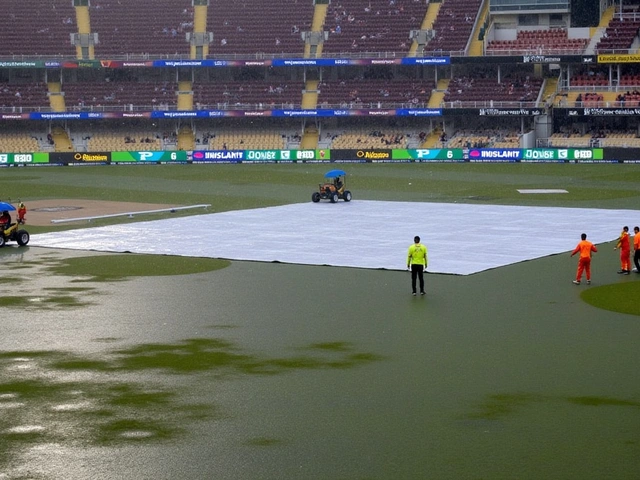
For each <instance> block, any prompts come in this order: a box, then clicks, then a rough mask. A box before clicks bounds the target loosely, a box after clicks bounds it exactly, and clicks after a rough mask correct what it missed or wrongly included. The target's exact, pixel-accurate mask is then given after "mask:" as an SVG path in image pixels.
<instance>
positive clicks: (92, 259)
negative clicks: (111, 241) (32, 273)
mask: <svg viewBox="0 0 640 480" xmlns="http://www.w3.org/2000/svg"><path fill="white" fill-rule="evenodd" d="M229 264H230V262H229V261H227V260H218V259H215V258H200V257H178V256H170V255H138V254H125V255H98V256H89V257H75V258H68V259H65V260H63V261H61V263H59V264H56V265H53V266H52V267H50V270H51V271H52V272H53V273H56V274H58V275H67V276H85V277H89V278H90V280H91V281H113V280H121V279H125V278H128V277H139V276H158V275H186V274H192V273H202V272H209V271H212V270H218V269H221V268H225V267H227V266H228V265H229Z"/></svg>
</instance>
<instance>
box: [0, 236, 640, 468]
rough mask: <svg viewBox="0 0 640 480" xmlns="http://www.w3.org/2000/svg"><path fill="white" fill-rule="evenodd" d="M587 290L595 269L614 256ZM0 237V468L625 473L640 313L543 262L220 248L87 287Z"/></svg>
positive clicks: (560, 264)
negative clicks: (375, 258) (616, 308)
mask: <svg viewBox="0 0 640 480" xmlns="http://www.w3.org/2000/svg"><path fill="white" fill-rule="evenodd" d="M609 247H610V245H608V246H607V248H603V249H602V253H601V254H600V256H598V257H597V258H596V259H595V260H594V285H597V284H604V283H612V282H630V281H637V278H635V277H625V278H620V276H616V274H615V265H616V258H615V253H614V252H613V249H612V248H609ZM83 254H84V253H82V252H72V251H63V250H53V249H41V248H33V247H30V248H26V249H17V248H13V247H11V248H5V249H3V251H2V252H0V255H1V258H2V261H3V262H4V263H5V267H6V268H5V275H4V278H3V281H2V286H3V290H4V298H5V299H6V298H8V297H11V298H13V297H15V298H16V300H15V302H14V303H13V304H11V302H9V304H7V303H6V302H5V304H4V305H5V306H4V307H2V308H1V309H0V310H1V311H2V314H3V329H2V331H3V335H2V337H0V352H2V353H0V415H1V417H0V418H1V420H0V435H1V437H2V443H1V445H2V446H0V478H36V479H47V480H48V479H68V480H76V479H77V480H80V479H83V480H84V479H87V478H99V479H103V478H104V479H122V478H136V479H177V478H180V479H189V480H190V479H194V480H195V479H203V478H216V479H233V480H235V479H238V480H240V479H242V480H246V479H270V480H271V479H273V480H282V479H380V480H382V479H418V478H434V479H467V478H470V479H481V478H487V479H499V478H504V479H507V478H509V479H511V478H518V479H540V478H547V479H553V478H558V479H573V478H575V479H578V478H579V479H585V478H587V479H588V478H593V479H602V478H616V479H624V478H635V476H636V474H637V472H638V471H639V470H640V433H639V432H640V428H639V427H640V390H639V386H638V385H639V383H638V381H637V378H638V376H637V370H638V354H637V341H636V339H637V338H638V335H639V334H640V322H638V318H637V317H635V316H628V315H621V314H617V313H613V312H608V311H604V310H599V309H596V308H594V307H591V306H589V305H587V304H585V303H584V302H582V301H581V300H580V298H579V292H580V289H581V288H582V289H583V288H587V287H585V286H582V287H576V286H574V285H572V284H571V283H570V280H571V279H572V278H573V274H574V272H575V259H569V258H568V255H564V254H563V255H557V256H551V257H546V258H542V259H539V260H533V261H529V262H524V263H520V264H517V265H512V266H508V267H502V268H499V269H495V270H490V271H486V272H483V273H479V274H476V275H471V276H453V275H428V276H427V291H428V295H427V296H426V298H420V297H418V298H414V297H412V296H411V295H410V294H409V291H410V288H409V278H408V273H406V272H389V271H382V270H364V269H354V268H336V267H317V266H296V265H283V264H270V263H258V262H233V263H232V264H231V265H230V266H229V267H228V268H224V269H222V270H218V271H212V272H208V273H200V274H193V275H181V276H164V277H144V278H133V279H127V280H123V281H111V282H95V281H79V280H80V279H77V278H71V277H65V276H61V275H53V274H51V273H50V272H49V271H48V270H47V266H48V265H52V264H55V263H56V262H58V261H59V260H60V259H61V258H65V257H66V256H70V255H73V256H77V255H83Z"/></svg>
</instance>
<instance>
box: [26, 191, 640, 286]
mask: <svg viewBox="0 0 640 480" xmlns="http://www.w3.org/2000/svg"><path fill="white" fill-rule="evenodd" d="M213 208H215V205H214V206H213ZM638 223H640V211H637V210H606V209H593V208H556V207H524V206H501V205H472V204H458V203H420V202H383V201H367V200H357V201H352V202H343V201H340V202H338V203H336V204H332V203H325V202H320V203H312V202H308V203H296V204H291V205H285V206H279V207H266V208H256V209H251V210H238V211H231V212H221V213H211V214H205V215H193V216H188V217H179V218H171V219H163V220H154V221H147V222H136V223H130V224H121V225H113V226H108V227H92V228H82V229H77V230H69V231H62V232H51V233H44V234H37V235H33V236H32V237H31V241H30V244H29V245H30V246H35V247H49V248H63V249H74V250H93V251H102V252H132V253H144V254H159V255H181V256H191V257H211V258H225V259H230V260H250V261H260V262H282V263H292V264H304V265H332V266H339V267H357V268H371V269H388V270H403V269H406V261H407V258H406V257H407V249H408V247H409V245H411V243H413V237H414V236H415V235H419V236H420V237H421V239H422V243H424V244H425V245H426V246H427V248H428V251H429V267H428V270H429V271H430V272H432V273H450V274H459V275H468V274H473V273H477V272H481V271H483V270H488V269H491V268H497V267H501V266H504V265H510V264H514V263H518V262H522V261H525V260H531V259H534V258H540V257H544V256H548V255H552V254H557V253H561V252H567V251H570V250H572V249H573V248H574V247H575V246H576V245H577V243H578V242H579V241H580V234H581V233H586V234H587V235H588V239H589V240H591V241H592V242H594V243H602V242H608V241H611V240H613V239H615V238H617V236H618V235H619V232H620V231H621V229H622V227H623V226H624V225H637V224H638Z"/></svg>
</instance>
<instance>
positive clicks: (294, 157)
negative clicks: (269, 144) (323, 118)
mask: <svg viewBox="0 0 640 480" xmlns="http://www.w3.org/2000/svg"><path fill="white" fill-rule="evenodd" d="M329 158H330V155H329V150H322V149H319V150H245V152H244V157H243V159H242V161H243V163H252V162H304V161H312V160H316V159H321V160H328V159H329Z"/></svg>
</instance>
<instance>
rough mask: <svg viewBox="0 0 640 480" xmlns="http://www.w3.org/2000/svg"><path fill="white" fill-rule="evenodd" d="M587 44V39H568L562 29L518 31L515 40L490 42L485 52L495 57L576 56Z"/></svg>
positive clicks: (566, 32)
mask: <svg viewBox="0 0 640 480" xmlns="http://www.w3.org/2000/svg"><path fill="white" fill-rule="evenodd" d="M588 44H589V38H569V33H568V31H567V30H566V29H564V28H552V29H544V30H539V29H536V30H520V31H518V32H517V34H516V39H515V40H490V41H489V42H488V43H487V51H488V52H489V53H492V54H496V55H505V54H506V55H522V54H525V55H526V54H530V53H539V54H545V55H560V54H562V55H578V54H581V53H583V52H584V50H585V48H586V47H587V45H588Z"/></svg>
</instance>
